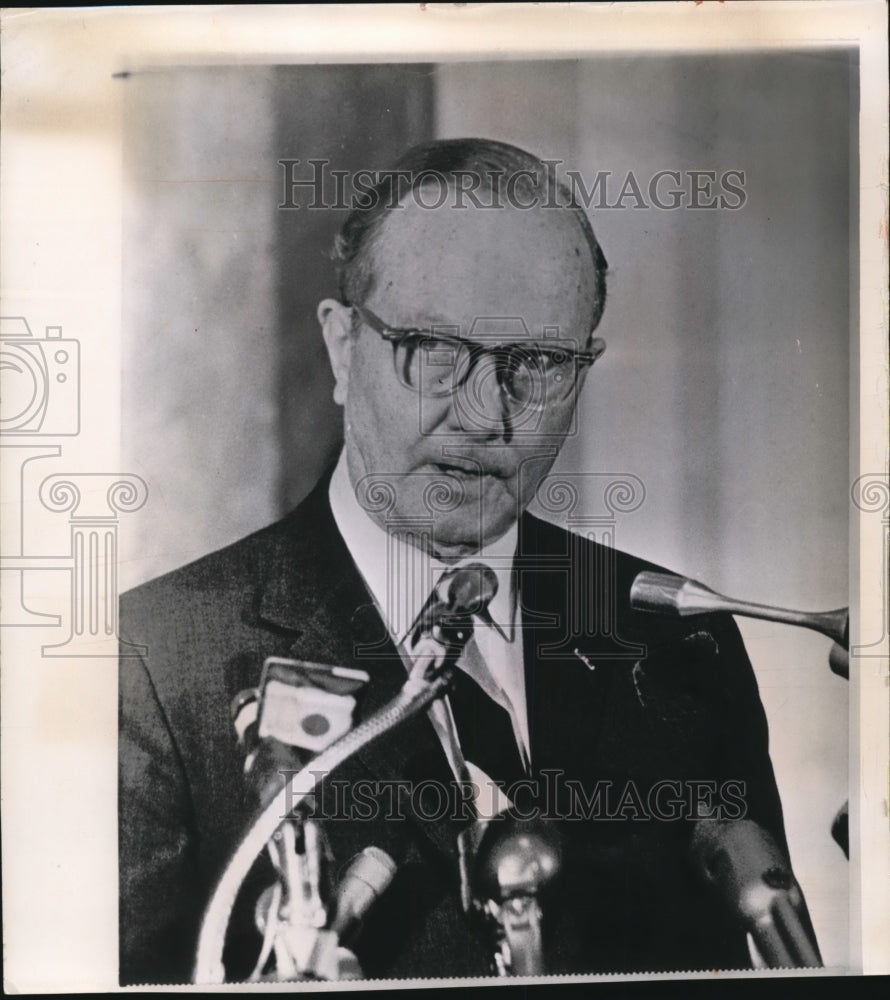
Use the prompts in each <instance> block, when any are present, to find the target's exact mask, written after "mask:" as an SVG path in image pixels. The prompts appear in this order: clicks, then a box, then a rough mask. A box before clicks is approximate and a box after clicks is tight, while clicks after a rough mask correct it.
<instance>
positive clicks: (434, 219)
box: [373, 198, 594, 335]
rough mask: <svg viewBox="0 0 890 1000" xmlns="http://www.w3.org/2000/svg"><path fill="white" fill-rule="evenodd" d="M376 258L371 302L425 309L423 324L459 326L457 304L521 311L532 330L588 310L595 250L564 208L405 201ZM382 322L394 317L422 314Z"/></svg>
mask: <svg viewBox="0 0 890 1000" xmlns="http://www.w3.org/2000/svg"><path fill="white" fill-rule="evenodd" d="M373 260H374V272H375V275H376V279H377V280H376V282H375V291H376V295H375V301H377V302H378V303H380V304H381V306H382V305H383V304H384V303H385V304H387V305H389V304H391V305H392V307H394V308H399V307H404V308H405V309H411V308H414V309H415V310H416V308H425V309H427V310H428V311H429V315H427V316H426V317H424V318H425V319H427V320H433V321H437V322H438V321H447V320H449V319H453V320H454V321H455V322H456V321H458V319H459V317H458V316H457V314H456V312H455V307H456V306H465V307H467V308H468V309H469V311H470V312H475V313H476V314H481V315H487V314H491V315H518V316H521V317H522V318H523V319H524V320H525V321H526V323H528V324H529V326H531V327H534V325H535V323H536V322H538V320H540V322H542V323H545V324H551V323H553V324H559V325H560V326H563V327H566V326H572V327H573V328H574V327H576V326H577V325H578V324H579V323H580V324H581V325H582V326H583V325H584V323H585V322H587V320H585V319H584V317H589V315H590V309H591V305H592V301H593V295H594V271H593V262H592V256H591V251H590V248H589V246H588V245H587V241H586V239H585V237H584V233H583V231H582V230H581V227H580V225H579V224H578V222H577V220H575V219H574V218H573V217H572V215H571V213H570V212H568V211H566V210H565V209H548V208H546V207H543V206H538V207H536V208H533V209H527V210H524V209H520V208H517V207H514V206H504V207H502V208H478V207H473V206H465V207H463V208H459V207H456V206H455V205H454V204H446V205H443V206H441V207H437V208H424V207H423V206H422V205H420V204H418V202H417V201H416V200H414V199H410V198H409V199H407V200H406V201H405V202H404V203H403V204H402V205H401V206H400V207H399V208H395V209H393V210H391V211H389V212H388V213H387V217H386V220H385V222H384V224H383V226H382V228H381V231H380V233H379V234H378V237H377V240H376V241H375V244H374V251H373ZM440 303H441V304H442V306H441V307H440V305H439V304H440ZM437 309H438V310H439V312H437ZM386 318H387V319H388V320H390V321H391V322H393V323H399V322H403V321H407V322H416V321H418V320H419V319H420V318H421V317H419V316H417V315H415V314H414V313H412V314H411V315H410V316H409V315H407V314H406V315H403V316H401V317H398V318H396V317H389V316H387V317H386ZM533 335H540V330H539V331H537V334H535V333H533Z"/></svg>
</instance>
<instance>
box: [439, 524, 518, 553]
mask: <svg viewBox="0 0 890 1000" xmlns="http://www.w3.org/2000/svg"><path fill="white" fill-rule="evenodd" d="M512 523H513V522H512V521H510V520H508V519H506V518H505V519H503V521H498V522H495V523H493V522H491V521H490V520H488V519H486V521H485V522H484V523H480V520H479V518H478V517H476V518H475V519H472V521H471V520H470V519H469V518H468V519H466V520H463V519H462V520H461V521H460V523H455V522H454V521H453V520H452V519H450V518H446V519H444V520H443V521H437V522H436V527H435V530H434V532H433V538H432V548H433V552H432V555H433V556H435V557H436V558H437V559H440V560H441V561H442V562H450V561H454V560H457V559H464V558H466V557H467V556H471V555H473V554H474V553H476V552H479V551H480V550H481V549H483V548H485V547H486V546H487V545H491V544H492V543H493V542H496V541H497V540H498V539H499V538H501V536H502V535H504V534H505V533H506V532H507V531H508V530H509V528H510V526H511V524H512Z"/></svg>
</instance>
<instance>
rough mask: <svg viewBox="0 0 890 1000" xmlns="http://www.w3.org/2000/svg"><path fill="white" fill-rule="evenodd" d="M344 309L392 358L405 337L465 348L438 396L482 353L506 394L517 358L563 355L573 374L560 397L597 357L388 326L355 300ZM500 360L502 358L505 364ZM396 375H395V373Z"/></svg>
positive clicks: (452, 389) (454, 387)
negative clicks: (464, 357) (463, 363)
mask: <svg viewBox="0 0 890 1000" xmlns="http://www.w3.org/2000/svg"><path fill="white" fill-rule="evenodd" d="M348 308H350V309H354V310H355V312H356V313H357V314H358V316H359V318H360V319H361V320H362V322H363V323H365V324H366V325H367V326H369V327H370V328H371V329H372V330H373V331H374V332H375V333H377V334H378V335H379V336H381V337H382V338H383V339H384V340H386V341H388V342H389V343H390V344H392V348H393V358H395V356H396V351H397V350H398V348H399V346H400V345H401V344H402V343H403V342H404V341H406V340H408V339H409V338H418V339H420V340H421V341H423V340H424V339H427V340H435V341H438V342H441V343H444V344H451V345H453V346H454V347H455V348H457V349H464V350H469V351H470V364H468V365H467V370H466V372H465V373H464V374H463V376H462V377H461V380H460V382H458V383H457V384H455V385H452V386H450V387H449V388H448V389H447V390H445V391H443V392H442V393H439V394H438V395H442V396H447V395H451V394H452V393H454V392H455V391H456V390H457V389H459V388H460V386H461V385H463V384H464V383H465V382H466V381H467V380H468V379H469V377H470V375H471V374H472V372H473V370H474V369H475V368H476V366H477V365H478V363H479V361H480V360H481V359H482V358H483V357H485V356H489V357H493V358H494V359H495V361H496V362H498V363H496V365H495V372H496V374H497V379H498V385H499V386H500V388H501V391H502V392H504V393H509V390H508V389H507V388H506V386H505V384H504V379H505V378H506V377H507V376H508V375H509V373H510V372H511V371H515V370H516V369H517V367H518V362H519V361H523V362H524V361H526V360H527V359H531V360H532V361H533V362H535V363H536V359H537V358H538V357H540V356H541V355H548V356H554V355H556V356H559V357H561V358H562V357H566V356H567V357H568V358H570V359H571V360H572V362H573V368H574V377H573V379H570V380H569V386H568V388H567V389H566V391H565V394H564V396H562V397H561V398H562V399H567V398H568V397H569V396H570V395H571V393H572V390H573V388H574V387H576V386H577V384H578V376H579V375H580V374H581V372H582V371H583V370H584V369H585V368H588V367H592V366H593V364H594V363H595V362H596V360H597V358H598V357H599V356H600V355H599V354H594V353H592V352H590V351H578V350H576V349H575V348H573V347H544V346H542V345H540V344H533V345H528V344H522V343H507V344H498V345H497V346H495V347H489V346H488V345H487V344H482V343H480V342H479V341H478V340H467V339H466V338H464V337H456V336H453V335H451V334H448V333H440V332H438V331H437V330H435V329H420V328H416V327H396V326H390V325H389V324H388V323H386V322H384V321H383V320H382V319H381V318H380V317H379V316H378V315H377V314H376V313H374V312H373V311H372V310H370V309H369V308H368V307H367V306H363V305H359V304H358V303H356V302H352V303H349V305H348ZM444 325H445V324H443V326H444ZM592 338H593V334H591V335H590V339H592ZM600 353H602V352H600ZM504 359H506V363H505V361H504ZM396 374H398V372H397V373H396ZM399 378H400V380H401V381H402V382H403V384H405V385H406V386H407V387H409V388H411V389H413V390H414V391H420V389H419V387H415V386H413V385H411V383H410V382H409V381H408V379H407V376H401V375H400V376H399Z"/></svg>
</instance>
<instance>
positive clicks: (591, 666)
mask: <svg viewBox="0 0 890 1000" xmlns="http://www.w3.org/2000/svg"><path fill="white" fill-rule="evenodd" d="M575 656H577V657H578V659H579V660H580V661H581V662H582V663H583V664H584V666H585V667H587V669H588V670H596V664H595V663H591V662H590V660H588V659H587V657H586V656H585V655H584V654H583V653H582V652H581V650H580V649H578V647H577V646H576V647H575Z"/></svg>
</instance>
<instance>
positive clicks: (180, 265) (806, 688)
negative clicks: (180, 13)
mask: <svg viewBox="0 0 890 1000" xmlns="http://www.w3.org/2000/svg"><path fill="white" fill-rule="evenodd" d="M851 59H852V57H851V56H850V55H848V54H847V53H845V52H842V51H837V52H829V51H811V52H796V53H788V52H785V53H782V52H776V53H772V54H769V55H763V54H741V55H719V56H718V55H713V56H703V55H695V56H676V55H671V56H669V57H667V56H658V55H646V56H626V55H622V56H604V57H602V58H596V59H585V60H562V61H558V62H547V63H544V62H535V61H522V62H509V61H505V62H485V63H461V64H458V63H450V64H439V65H423V64H406V65H399V66H386V65H374V66H349V65H337V66H333V65H325V66H287V67H281V66H279V67H243V66H241V67H234V66H229V67H205V68H187V69H169V70H155V71H152V72H147V73H142V74H138V73H137V74H134V75H133V76H132V77H131V78H130V79H129V80H127V81H126V86H127V88H128V90H127V99H126V118H125V144H124V169H125V206H126V208H125V223H124V225H125V232H124V317H123V328H124V342H125V360H124V373H123V400H124V402H123V420H124V423H123V429H124V460H125V467H126V468H127V469H128V470H129V471H132V472H136V473H138V474H140V475H142V476H143V477H144V478H145V479H146V481H147V482H148V484H149V487H150V491H151V492H150V498H149V502H148V504H147V505H146V507H145V508H144V509H143V510H142V511H141V512H140V513H139V514H138V515H133V516H131V518H130V519H129V520H128V524H127V530H126V532H124V533H123V534H124V536H125V537H124V538H123V539H122V556H123V558H122V567H121V581H122V586H123V588H124V589H126V588H127V587H129V586H132V585H135V584H137V583H139V582H141V581H142V580H145V579H148V578H150V577H152V576H155V575H157V574H158V573H161V572H164V571H166V570H168V569H172V568H174V567H176V566H178V565H182V564H183V563H185V562H188V561H190V560H191V559H193V558H196V557H197V556H199V555H201V554H203V553H205V552H208V551H210V550H212V549H215V548H218V547H220V546H222V545H224V544H226V543H228V542H230V541H233V540H235V539H236V538H238V537H240V536H241V535H243V534H245V533H247V532H249V531H251V530H253V529H255V528H257V527H260V526H262V525H263V524H266V523H268V522H269V521H271V520H273V519H275V518H276V517H278V516H279V515H280V514H282V513H284V512H285V511H286V510H288V509H290V507H292V506H293V505H294V504H295V503H296V502H297V501H299V499H300V498H301V497H302V496H303V495H304V494H305V493H306V492H307V491H308V490H309V488H310V487H311V486H312V485H313V483H314V482H315V480H316V479H317V477H318V475H319V473H320V472H321V470H322V469H323V468H324V466H325V464H326V463H327V462H328V461H330V460H331V458H332V457H333V456H334V455H335V454H336V451H337V448H338V445H339V441H340V428H339V411H338V409H337V407H335V406H334V404H333V402H332V401H331V389H332V384H333V383H332V380H331V377H330V375H329V372H328V369H327V362H326V359H325V355H324V352H323V346H322V341H321V337H320V335H319V332H318V327H317V323H316V320H315V306H316V304H317V302H318V301H319V299H321V298H323V297H324V296H326V295H329V294H333V293H334V291H335V286H334V281H333V273H332V270H331V268H330V264H329V262H328V259H327V252H328V249H329V247H330V244H331V240H332V238H333V235H334V233H335V231H336V229H337V227H338V226H339V224H340V222H341V221H342V218H343V215H344V212H343V211H338V210H333V211H327V212H325V211H313V210H311V209H309V208H308V207H307V206H306V205H305V204H304V206H303V207H302V208H301V209H300V210H282V209H279V207H278V206H279V205H280V204H281V203H282V200H283V196H284V192H283V184H282V181H283V168H282V167H281V166H280V165H279V163H278V161H279V160H281V159H299V160H300V161H301V165H300V169H301V170H302V169H305V173H302V174H300V176H304V177H305V176H309V174H310V166H309V161H310V160H311V159H313V158H319V159H326V160H329V161H330V167H331V168H332V169H339V170H345V171H350V172H352V171H354V170H356V169H361V168H367V169H372V170H375V169H384V168H386V167H387V166H390V165H391V164H392V162H393V160H394V159H395V158H396V156H397V155H398V154H399V153H400V152H401V151H402V150H403V149H404V148H405V147H407V146H408V145H410V144H412V143H414V142H418V141H422V140H425V139H428V138H430V137H434V136H442V137H451V136H461V135H483V136H488V137H491V138H496V139H503V140H505V141H508V142H513V143H517V144H519V145H521V146H525V147H527V148H529V149H530V150H532V151H534V152H537V153H539V154H541V155H543V156H547V157H554V158H557V157H558V158H560V159H562V160H563V161H564V163H565V168H566V169H574V170H577V171H578V172H579V173H580V175H581V176H582V177H583V178H584V180H585V181H586V183H587V185H588V187H589V186H590V185H591V184H592V182H593V179H594V177H595V176H596V174H597V173H598V172H604V171H609V172H610V177H609V178H607V180H606V184H607V188H606V191H607V194H606V201H607V203H608V204H609V205H612V204H614V203H615V202H616V201H617V200H619V195H620V194H621V191H622V186H623V184H624V182H625V179H626V177H627V175H628V173H633V175H634V176H635V178H636V179H637V180H638V182H639V183H640V185H641V187H642V190H643V196H644V202H648V201H649V198H648V194H647V192H646V185H647V184H648V183H649V180H650V179H651V178H652V177H653V176H654V175H655V174H656V173H657V172H658V171H662V170H670V171H680V172H681V174H683V175H684V181H685V184H686V187H687V189H688V184H689V181H688V179H686V172H688V171H695V170H709V171H716V172H717V175H718V176H719V175H720V174H722V173H723V172H724V171H728V170H738V171H743V172H744V185H743V186H744V199H745V200H744V204H743V205H742V206H741V207H739V208H738V209H737V210H729V209H724V210H708V209H694V208H690V207H688V198H687V199H686V203H685V204H684V205H682V206H681V207H679V208H677V209H675V210H663V209H659V208H657V207H655V206H654V205H652V204H651V203H649V204H640V202H639V200H638V199H637V198H636V197H635V196H634V195H633V194H630V195H628V196H627V197H625V198H624V199H622V201H623V207H614V208H611V207H605V206H602V207H597V204H598V202H597V201H596V200H595V201H594V205H593V207H592V208H591V211H590V215H591V219H592V222H593V225H594V229H595V231H596V233H597V235H598V237H599V239H600V242H601V243H602V245H603V247H604V250H605V253H606V256H607V258H608V260H609V264H610V283H609V302H608V306H607V309H606V313H605V318H604V320H603V323H602V325H601V327H600V330H599V332H600V333H601V334H602V336H603V337H605V339H606V340H607V342H608V345H609V346H608V350H607V352H606V355H605V357H604V358H603V359H602V360H601V361H600V362H599V363H598V364H597V366H596V368H594V370H593V372H592V374H591V377H590V378H589V379H588V381H587V385H586V388H585V392H584V396H583V398H582V401H581V404H580V411H579V433H578V434H577V435H576V436H574V437H573V438H572V439H571V440H570V441H569V442H568V443H567V445H566V447H565V449H564V451H563V453H562V455H561V456H560V459H559V463H558V465H557V470H561V471H562V472H564V473H566V474H570V475H578V476H579V481H580V482H581V483H582V484H583V483H584V478H583V473H585V472H590V471H603V472H615V473H631V474H633V475H636V476H638V477H639V478H640V479H641V480H642V482H643V483H644V485H645V490H646V497H645V501H644V502H643V504H642V505H641V506H640V507H639V508H638V509H637V510H636V511H634V512H633V513H628V514H624V515H621V516H620V517H619V520H618V524H617V528H616V544H617V545H618V546H619V547H620V548H623V549H626V550H629V551H631V552H635V553H638V554H641V555H644V556H646V557H648V558H651V559H653V560H655V561H657V562H661V563H664V564H666V565H668V566H670V567H672V568H673V569H675V570H676V571H678V572H681V573H684V574H688V575H690V576H694V577H696V578H698V579H700V580H702V581H703V582H705V583H707V584H709V585H710V586H712V587H714V588H715V589H718V590H722V591H725V592H727V593H730V594H732V595H734V596H737V597H742V598H747V599H751V600H755V601H762V602H766V603H774V604H781V605H786V606H792V607H802V608H811V609H822V608H828V607H837V606H840V605H843V604H846V603H847V602H848V584H847V565H848V551H847V518H848V496H849V485H850V481H851V473H850V449H849V442H850V438H851V433H855V427H853V428H851V425H850V412H851V406H850V399H851V396H850V388H851V368H850V357H851V343H852V342H853V338H855V335H856V330H855V329H852V330H851V316H853V315H854V309H853V305H854V304H853V303H851V300H850V287H851V285H850V270H851V258H850V247H851V245H854V244H855V239H856V233H855V229H854V228H853V227H855V222H856V219H857V217H858V216H857V207H856V201H855V197H856V185H855V178H856V163H857V161H856V151H857V149H858V137H857V134H856V116H857V97H858V95H857V93H856V90H855V87H856V74H855V66H854V65H853V64H852V62H851ZM662 190H664V188H662ZM718 193H719V192H718ZM735 200H736V201H737V200H738V199H735ZM853 389H854V391H855V386H853ZM600 502H601V487H600V496H597V495H596V488H595V487H594V486H591V487H590V488H589V489H587V490H586V491H585V492H583V494H582V507H583V508H584V509H586V510H589V511H590V512H596V511H598V510H599V509H600ZM582 513H583V511H582ZM740 625H741V627H742V629H743V633H744V635H745V638H746V642H747V645H748V648H749V651H750V653H751V656H752V661H753V663H754V667H755V671H756V673H757V677H758V682H759V684H760V687H761V693H762V696H763V700H764V704H765V706H766V709H767V714H768V717H769V721H770V727H771V736H772V754H773V760H774V763H775V766H776V772H777V777H778V781H779V787H780V790H781V792H782V796H783V801H784V803H785V808H786V820H787V826H788V832H789V841H790V844H791V851H792V861H793V862H794V865H795V870H796V872H797V874H798V877H799V879H800V881H801V883H802V884H803V886H804V890H805V892H806V895H807V898H808V902H809V905H810V909H811V911H812V913H813V918H814V922H815V924H816V929H817V933H818V935H819V939H820V944H821V946H822V950H823V957H824V958H825V959H826V962H827V963H828V964H834V963H839V964H843V963H844V961H845V960H846V956H847V950H848V941H847V933H848V930H847V917H848V914H847V906H848V904H847V894H846V893H847V868H846V862H845V861H844V858H843V855H842V854H841V852H840V850H839V849H838V848H837V846H836V845H835V844H834V843H833V842H832V841H831V839H830V837H829V832H828V831H829V826H830V823H831V819H832V817H833V815H834V813H835V811H836V810H837V808H838V807H839V806H840V805H841V804H842V802H843V801H844V799H845V798H846V797H847V732H848V729H847V688H846V686H845V682H843V681H842V680H840V679H839V678H837V677H835V676H834V675H833V674H831V673H830V672H829V670H828V666H827V654H828V645H829V643H828V641H827V640H825V639H823V638H822V637H820V636H817V635H814V634H809V633H805V632H801V631H799V630H792V629H789V628H781V627H779V626H770V625H758V624H755V623H749V622H740Z"/></svg>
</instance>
